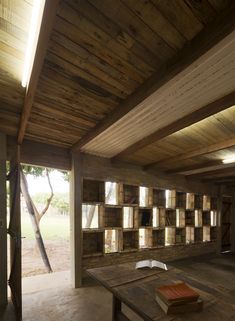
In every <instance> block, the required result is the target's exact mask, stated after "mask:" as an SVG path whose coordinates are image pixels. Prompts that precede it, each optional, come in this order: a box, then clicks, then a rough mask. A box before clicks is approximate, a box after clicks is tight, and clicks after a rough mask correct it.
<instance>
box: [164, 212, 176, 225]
mask: <svg viewBox="0 0 235 321" xmlns="http://www.w3.org/2000/svg"><path fill="white" fill-rule="evenodd" d="M166 226H176V210H170V209H166Z"/></svg>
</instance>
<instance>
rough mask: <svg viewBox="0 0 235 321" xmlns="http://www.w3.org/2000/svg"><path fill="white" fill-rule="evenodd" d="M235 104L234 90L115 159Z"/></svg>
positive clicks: (156, 132) (144, 139) (135, 144)
mask: <svg viewBox="0 0 235 321" xmlns="http://www.w3.org/2000/svg"><path fill="white" fill-rule="evenodd" d="M233 104H235V92H232V93H230V94H228V95H226V96H225V97H222V98H220V99H218V100H216V101H214V102H212V103H210V104H207V105H206V106H203V107H202V108H200V109H198V110H195V111H194V112H193V113H191V114H189V115H186V116H184V117H182V118H180V119H177V120H176V121H174V122H173V123H171V124H169V125H167V126H165V127H163V128H161V129H158V130H156V131H155V132H154V133H153V134H151V135H149V136H147V137H144V138H143V139H141V140H140V141H138V142H136V143H134V144H133V145H131V146H129V147H128V148H126V149H125V150H123V151H122V152H121V153H119V154H118V155H116V156H115V157H113V160H118V159H122V158H123V157H125V156H128V155H130V154H132V153H135V152H136V151H137V150H138V149H141V148H143V147H145V146H147V145H150V144H152V143H155V142H157V141H158V140H160V139H162V138H164V137H166V136H169V135H171V134H173V133H175V132H177V131H179V130H181V129H183V128H185V127H188V126H190V125H192V124H195V123H197V122H199V121H200V120H203V119H205V118H207V117H209V116H211V115H214V114H216V113H218V112H220V111H222V110H224V109H227V108H228V107H231V106H232V105H233Z"/></svg>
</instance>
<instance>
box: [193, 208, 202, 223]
mask: <svg viewBox="0 0 235 321" xmlns="http://www.w3.org/2000/svg"><path fill="white" fill-rule="evenodd" d="M194 215H195V226H196V227H202V210H195V212H194Z"/></svg>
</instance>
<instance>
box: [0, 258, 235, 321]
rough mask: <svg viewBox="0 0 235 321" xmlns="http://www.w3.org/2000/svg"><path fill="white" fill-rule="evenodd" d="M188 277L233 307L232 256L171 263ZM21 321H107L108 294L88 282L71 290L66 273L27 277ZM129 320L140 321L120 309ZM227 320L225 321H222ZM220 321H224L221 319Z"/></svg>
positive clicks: (9, 320)
mask: <svg viewBox="0 0 235 321" xmlns="http://www.w3.org/2000/svg"><path fill="white" fill-rule="evenodd" d="M172 265H174V266H176V267H179V268H181V269H182V270H184V271H185V272H186V273H187V272H190V275H192V276H193V277H195V278H196V279H197V278H199V279H200V280H205V282H207V284H208V285H209V286H211V288H214V287H215V285H216V284H217V285H219V287H218V289H219V291H220V292H221V297H222V298H223V293H225V294H226V300H229V301H231V302H230V303H232V304H234V306H235V295H234V294H235V273H234V271H235V255H229V256H224V255H223V256H218V257H214V256H213V257H211V258H210V257H207V258H206V259H205V258H203V259H202V258H200V257H198V258H192V259H187V260H185V261H178V262H174V264H172ZM23 288H24V294H23V321H73V320H74V321H75V320H76V321H110V320H111V302H112V296H111V294H110V293H109V292H108V291H107V290H106V289H104V288H103V287H101V286H99V285H98V284H96V283H95V282H94V281H92V280H91V279H87V280H85V285H84V287H83V288H79V289H72V288H71V287H70V285H69V274H68V272H66V273H61V272H59V273H58V274H56V273H55V274H51V275H47V276H45V275H42V276H38V277H32V278H27V279H25V280H24V281H23ZM12 310H13V309H12V306H11V305H9V306H8V308H7V310H6V311H1V310H0V320H1V321H15V318H14V313H13V312H12ZM124 312H125V313H126V314H127V316H128V317H129V318H130V320H132V321H140V320H141V319H140V318H138V317H137V316H136V315H134V314H133V313H132V312H131V311H130V310H128V309H127V308H126V307H124ZM226 320H227V319H226ZM229 320H232V319H229ZM221 321H224V320H221Z"/></svg>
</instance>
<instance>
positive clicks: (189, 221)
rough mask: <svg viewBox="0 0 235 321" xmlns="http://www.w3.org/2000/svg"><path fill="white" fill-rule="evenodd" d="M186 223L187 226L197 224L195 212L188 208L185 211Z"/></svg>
mask: <svg viewBox="0 0 235 321" xmlns="http://www.w3.org/2000/svg"><path fill="white" fill-rule="evenodd" d="M185 225H186V226H195V212H194V211H191V210H187V211H186V212H185Z"/></svg>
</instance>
